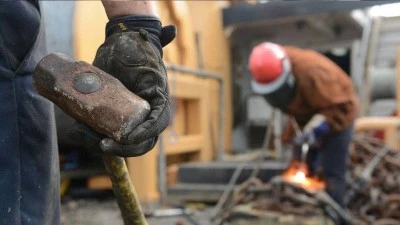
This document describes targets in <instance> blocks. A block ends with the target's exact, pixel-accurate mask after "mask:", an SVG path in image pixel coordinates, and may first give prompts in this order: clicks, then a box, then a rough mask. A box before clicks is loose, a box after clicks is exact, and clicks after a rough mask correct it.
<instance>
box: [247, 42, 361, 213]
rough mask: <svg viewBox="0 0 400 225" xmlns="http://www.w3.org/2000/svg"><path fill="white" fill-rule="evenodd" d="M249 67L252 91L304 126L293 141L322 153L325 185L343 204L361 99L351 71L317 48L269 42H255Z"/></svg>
mask: <svg viewBox="0 0 400 225" xmlns="http://www.w3.org/2000/svg"><path fill="white" fill-rule="evenodd" d="M249 69H250V71H251V74H252V78H253V79H252V81H251V86H252V89H253V91H254V92H256V93H258V94H260V95H263V96H264V97H265V99H266V100H267V102H268V103H269V104H270V105H271V106H273V107H275V108H277V109H279V110H281V111H282V112H284V113H287V114H288V115H290V116H292V117H293V118H294V119H295V121H296V122H297V124H298V125H299V126H300V128H301V129H302V132H300V133H299V134H297V135H296V136H295V138H294V139H293V141H294V143H295V144H297V145H300V144H302V143H308V144H309V145H310V147H311V148H314V149H318V151H319V152H320V153H321V154H320V158H319V159H318V158H317V159H315V160H320V162H321V165H322V169H323V174H324V178H325V182H326V190H327V192H328V194H330V196H331V197H332V198H333V199H334V200H335V201H336V202H337V203H338V204H340V205H341V206H343V198H344V194H345V188H346V185H345V174H346V169H347V159H348V147H349V144H350V141H351V136H352V128H353V122H354V119H355V118H356V115H357V111H358V105H359V103H358V99H357V95H356V92H355V89H354V87H353V83H352V81H351V79H350V78H349V76H348V75H347V74H346V73H345V72H344V71H343V70H342V69H341V68H340V67H339V66H337V65H336V64H335V63H333V62H332V61H331V60H329V59H328V58H326V57H325V56H323V55H321V54H319V53H317V52H315V51H312V50H305V49H300V48H295V47H289V46H280V45H278V44H275V43H270V42H265V43H261V44H259V45H257V46H255V47H254V48H253V51H252V52H251V54H250V58H249ZM310 166H311V165H310Z"/></svg>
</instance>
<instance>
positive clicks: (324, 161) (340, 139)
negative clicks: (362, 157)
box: [307, 127, 353, 207]
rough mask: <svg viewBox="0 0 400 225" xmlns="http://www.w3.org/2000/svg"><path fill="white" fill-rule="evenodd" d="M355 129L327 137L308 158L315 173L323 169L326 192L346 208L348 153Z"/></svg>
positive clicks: (310, 152) (348, 129)
mask: <svg viewBox="0 0 400 225" xmlns="http://www.w3.org/2000/svg"><path fill="white" fill-rule="evenodd" d="M352 132H353V127H350V128H347V129H346V130H344V131H341V132H336V133H333V134H330V135H327V136H326V137H324V138H323V139H322V140H321V146H319V147H317V148H311V149H310V151H309V155H308V157H307V161H308V164H309V165H311V170H312V172H313V173H316V172H318V168H322V173H323V176H324V179H325V183H326V191H327V193H328V194H329V195H330V196H331V197H332V199H333V200H335V201H336V202H337V203H338V204H339V205H340V206H342V207H343V206H344V196H345V192H346V173H347V168H348V158H349V157H348V155H349V154H348V151H349V145H350V142H351V138H352Z"/></svg>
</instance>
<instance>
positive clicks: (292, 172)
mask: <svg viewBox="0 0 400 225" xmlns="http://www.w3.org/2000/svg"><path fill="white" fill-rule="evenodd" d="M306 171H307V170H306V168H305V167H304V165H301V164H299V163H297V162H296V163H293V164H292V165H291V166H289V168H288V170H287V171H286V172H285V173H284V174H283V178H284V179H285V180H287V181H288V182H291V183H294V184H298V185H300V186H302V187H303V188H305V189H308V190H320V189H323V188H325V184H324V182H323V181H320V180H318V179H316V178H313V177H307V176H306V174H307V172H306Z"/></svg>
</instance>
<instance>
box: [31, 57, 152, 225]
mask: <svg viewBox="0 0 400 225" xmlns="http://www.w3.org/2000/svg"><path fill="white" fill-rule="evenodd" d="M33 82H34V85H35V87H36V89H37V91H38V92H39V94H41V95H42V96H44V97H45V98H47V99H49V100H50V101H52V102H53V103H54V104H56V105H57V106H58V107H60V108H61V109H62V110H63V111H64V112H65V113H66V114H68V115H69V116H71V117H72V118H74V119H75V120H77V121H78V122H82V123H86V124H87V125H89V126H90V127H91V128H92V129H94V130H95V131H97V132H99V133H101V134H104V135H106V136H108V137H110V138H111V139H113V140H115V141H118V142H123V141H124V140H126V138H127V136H128V134H129V132H130V131H131V130H132V129H133V128H135V127H136V126H137V125H138V124H140V123H142V122H143V121H145V120H146V118H147V116H148V115H149V113H150V106H149V104H148V103H147V102H146V101H145V100H143V99H141V98H139V97H138V96H136V95H134V94H133V93H132V92H130V91H129V90H128V89H127V88H125V86H124V85H123V84H122V83H121V82H119V81H118V80H117V79H115V78H114V77H112V76H111V75H109V74H107V73H105V72H104V71H102V70H100V69H98V68H96V67H94V66H92V65H90V64H88V63H86V62H82V61H75V60H73V59H71V58H69V57H68V56H66V55H63V54H58V53H57V54H50V55H47V56H46V57H44V58H43V59H42V60H41V61H40V62H39V63H38V65H37V67H36V69H35V71H34V75H33ZM103 161H104V164H105V167H106V169H107V171H108V173H109V175H110V177H111V181H112V186H113V191H114V194H115V197H116V199H117V203H118V205H119V208H120V210H121V214H122V217H123V220H124V223H125V225H147V222H146V219H145V217H144V214H143V212H142V209H141V207H140V203H139V201H138V197H137V194H136V192H135V188H134V187H133V185H132V182H131V180H130V177H129V173H128V169H127V166H126V164H125V160H124V158H121V157H115V156H105V157H103Z"/></svg>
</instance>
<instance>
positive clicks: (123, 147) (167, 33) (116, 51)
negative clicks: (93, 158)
mask: <svg viewBox="0 0 400 225" xmlns="http://www.w3.org/2000/svg"><path fill="white" fill-rule="evenodd" d="M175 36H176V28H175V26H171V25H170V26H166V27H162V26H161V22H160V21H159V19H158V18H156V17H152V16H143V15H131V16H125V17H119V18H116V19H112V20H110V21H109V22H108V24H107V26H106V40H105V42H104V43H103V44H102V45H101V46H100V47H99V49H98V50H97V54H96V58H95V60H94V62H93V65H94V66H96V67H98V68H100V69H102V70H103V71H105V72H107V73H109V74H111V75H112V76H114V77H115V78H117V79H118V80H120V81H121V82H122V84H124V85H125V87H127V88H128V89H129V90H130V91H132V92H133V93H135V94H136V95H138V96H140V97H141V98H143V99H144V100H146V101H147V102H148V103H149V104H150V106H151V112H150V115H149V117H148V119H147V120H146V121H145V122H144V123H142V124H139V125H138V126H137V127H136V128H134V129H133V130H132V131H131V132H130V135H129V137H128V140H125V141H124V142H123V143H117V142H115V141H113V140H111V139H109V138H107V137H104V136H103V135H101V134H98V133H96V132H94V131H93V130H92V129H91V128H89V127H88V126H86V125H84V124H77V125H75V126H74V128H73V129H72V130H71V131H70V132H69V136H70V137H71V138H73V139H75V140H76V141H79V142H81V143H83V144H84V145H85V146H86V147H88V148H89V149H90V150H91V151H92V152H95V153H98V154H101V155H118V156H123V157H130V156H140V155H143V154H145V153H146V152H148V151H149V150H151V149H152V148H153V147H154V145H155V144H156V143H157V139H158V135H159V134H160V133H161V132H162V131H163V130H165V128H166V127H167V126H168V122H169V116H170V114H169V90H168V82H167V72H166V69H165V66H164V63H163V61H162V55H163V52H162V47H164V46H165V45H167V44H168V43H170V42H171V41H172V40H173V39H174V37H175ZM115 97H116V98H117V97H118V96H115Z"/></svg>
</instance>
